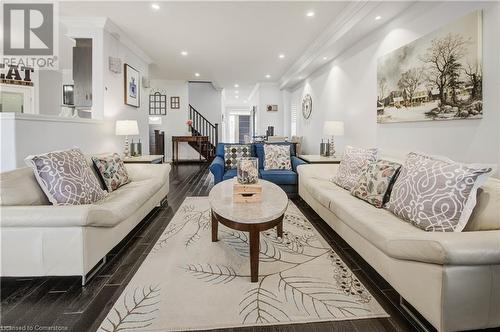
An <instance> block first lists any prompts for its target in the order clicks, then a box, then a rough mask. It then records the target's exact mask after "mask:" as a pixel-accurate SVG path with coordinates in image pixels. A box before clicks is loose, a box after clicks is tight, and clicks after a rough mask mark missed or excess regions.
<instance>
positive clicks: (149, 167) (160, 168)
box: [125, 164, 170, 181]
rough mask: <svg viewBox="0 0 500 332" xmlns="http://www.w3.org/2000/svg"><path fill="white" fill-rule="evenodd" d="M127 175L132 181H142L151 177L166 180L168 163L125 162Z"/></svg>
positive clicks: (168, 168)
mask: <svg viewBox="0 0 500 332" xmlns="http://www.w3.org/2000/svg"><path fill="white" fill-rule="evenodd" d="M125 168H126V169H127V173H128V176H129V177H130V179H131V180H132V181H142V180H147V179H151V178H163V179H166V180H168V174H169V173H170V164H125Z"/></svg>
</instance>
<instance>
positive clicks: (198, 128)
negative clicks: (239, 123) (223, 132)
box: [189, 105, 219, 158]
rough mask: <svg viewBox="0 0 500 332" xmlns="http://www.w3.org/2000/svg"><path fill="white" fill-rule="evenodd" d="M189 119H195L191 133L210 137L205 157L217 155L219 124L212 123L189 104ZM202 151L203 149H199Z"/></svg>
mask: <svg viewBox="0 0 500 332" xmlns="http://www.w3.org/2000/svg"><path fill="white" fill-rule="evenodd" d="M189 119H191V120H192V121H193V123H192V125H191V128H192V130H191V135H193V136H206V137H207V138H208V145H209V146H208V147H207V149H206V155H205V158H213V157H214V156H215V148H216V146H217V143H219V124H218V123H215V124H213V123H211V122H210V121H208V120H207V119H206V118H205V117H204V116H203V115H202V114H201V113H200V112H198V111H197V110H196V109H195V108H194V107H193V106H191V105H189ZM199 152H200V153H202V151H199Z"/></svg>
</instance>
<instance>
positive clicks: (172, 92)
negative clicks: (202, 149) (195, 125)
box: [148, 80, 198, 160]
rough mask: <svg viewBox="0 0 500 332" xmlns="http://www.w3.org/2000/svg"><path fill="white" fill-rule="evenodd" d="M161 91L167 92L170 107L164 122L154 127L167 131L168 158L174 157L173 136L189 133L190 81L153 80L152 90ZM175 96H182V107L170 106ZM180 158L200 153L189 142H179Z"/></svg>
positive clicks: (195, 155) (188, 157)
mask: <svg viewBox="0 0 500 332" xmlns="http://www.w3.org/2000/svg"><path fill="white" fill-rule="evenodd" d="M152 90H154V91H160V92H162V93H166V94H167V99H168V103H167V104H168V107H167V115H162V116H161V119H162V124H161V125H154V126H153V128H154V129H160V130H163V131H164V132H165V153H166V160H171V159H172V136H185V135H188V127H187V125H186V121H187V120H188V117H189V111H188V107H189V89H188V83H187V82H185V81H172V80H151V89H150V91H152ZM148 94H149V92H148ZM172 96H175V97H179V98H180V109H171V108H170V97H172ZM179 158H180V159H196V158H198V153H197V152H196V151H195V150H193V149H192V148H191V147H190V146H189V145H188V144H187V143H179Z"/></svg>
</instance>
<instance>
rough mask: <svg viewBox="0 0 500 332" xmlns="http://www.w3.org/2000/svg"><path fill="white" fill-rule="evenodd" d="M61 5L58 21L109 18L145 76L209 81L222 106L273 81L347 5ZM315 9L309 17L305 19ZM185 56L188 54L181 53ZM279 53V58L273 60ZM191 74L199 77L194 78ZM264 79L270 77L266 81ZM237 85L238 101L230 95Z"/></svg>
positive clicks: (271, 3) (81, 3)
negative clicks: (143, 62) (143, 61)
mask: <svg viewBox="0 0 500 332" xmlns="http://www.w3.org/2000/svg"><path fill="white" fill-rule="evenodd" d="M156 4H158V5H159V6H160V9H159V10H154V9H153V8H152V6H151V5H152V2H147V1H143V2H135V1H134V2H129V1H120V2H107V1H99V2H88V1H78V2H61V3H60V7H59V10H60V15H61V16H100V17H108V18H110V19H111V20H112V21H113V22H114V23H115V24H116V25H117V26H118V27H119V28H120V29H122V30H123V31H124V32H125V33H126V34H127V35H128V37H129V38H130V39H131V40H132V41H134V42H135V43H136V44H137V46H139V47H140V48H141V49H142V50H143V51H144V52H145V53H146V54H147V55H148V56H149V57H150V58H151V59H152V60H153V64H152V66H151V70H150V78H163V79H171V80H203V81H213V82H214V84H215V85H216V86H219V87H223V88H227V90H226V97H227V100H228V102H238V101H239V102H241V101H242V100H244V99H245V98H248V95H249V94H250V92H251V90H252V88H253V86H254V85H255V84H256V83H258V82H262V81H272V82H277V81H279V79H280V78H281V76H282V75H283V74H284V73H285V72H286V71H287V70H288V68H290V66H291V65H292V64H293V63H294V62H295V61H296V60H297V59H298V58H299V57H300V55H301V54H302V53H303V52H304V50H305V49H306V48H307V46H308V45H309V44H310V43H311V42H312V41H313V40H314V39H315V38H316V37H317V36H318V35H319V34H320V33H321V32H322V31H324V30H325V28H326V27H327V26H329V25H330V24H331V22H332V21H333V20H335V18H336V17H337V16H338V15H339V13H340V12H341V11H342V10H343V9H344V8H345V7H346V5H347V3H346V2H156ZM310 11H313V12H314V17H308V16H307V15H306V14H307V13H308V12H310ZM182 51H187V52H188V55H187V56H183V55H181V52H182ZM280 54H283V55H284V58H279V55H280ZM195 73H199V74H200V76H199V77H196V76H195ZM266 75H270V78H266ZM235 84H238V85H239V88H238V89H237V90H238V91H239V93H238V95H239V96H240V97H239V98H238V99H236V98H235V96H236V94H235V93H234V91H232V90H236V89H235V88H234V85H235Z"/></svg>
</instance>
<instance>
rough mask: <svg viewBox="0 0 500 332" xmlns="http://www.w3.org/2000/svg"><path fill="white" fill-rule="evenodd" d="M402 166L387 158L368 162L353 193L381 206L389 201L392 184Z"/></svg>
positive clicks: (378, 206) (376, 205)
mask: <svg viewBox="0 0 500 332" xmlns="http://www.w3.org/2000/svg"><path fill="white" fill-rule="evenodd" d="M400 167H401V164H398V163H393V162H391V161H387V160H377V161H376V162H372V163H369V164H367V165H366V166H365V167H364V168H363V172H362V174H361V177H360V178H359V180H358V183H356V185H355V186H354V188H352V191H351V194H352V195H353V196H355V197H357V198H359V199H362V200H364V201H367V202H368V203H370V204H371V205H373V206H375V207H377V208H381V207H382V206H383V205H384V203H385V202H386V201H387V197H388V195H387V194H388V192H389V188H390V185H391V183H392V181H393V179H394V177H395V176H396V175H397V172H398V170H399V168H400Z"/></svg>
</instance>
